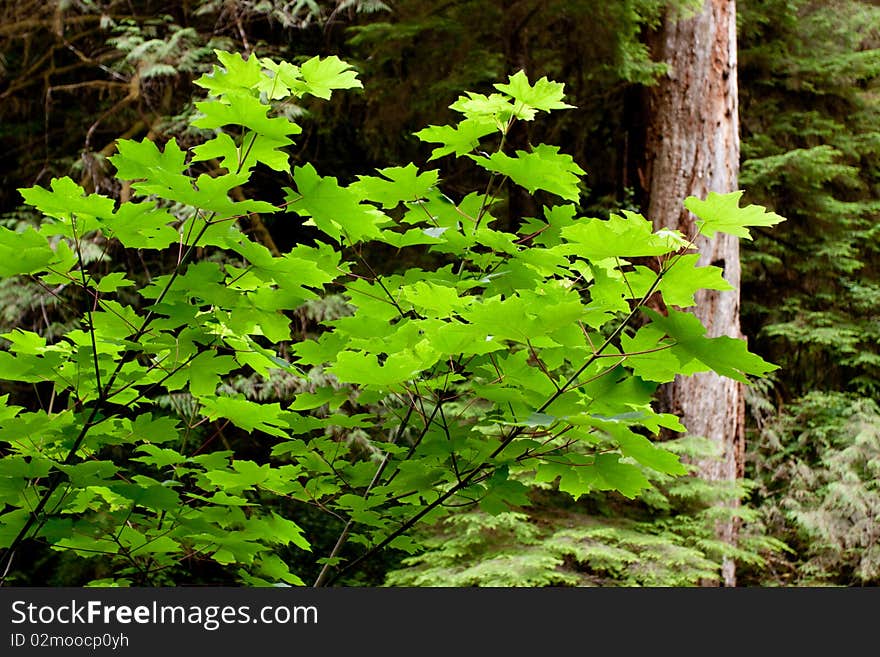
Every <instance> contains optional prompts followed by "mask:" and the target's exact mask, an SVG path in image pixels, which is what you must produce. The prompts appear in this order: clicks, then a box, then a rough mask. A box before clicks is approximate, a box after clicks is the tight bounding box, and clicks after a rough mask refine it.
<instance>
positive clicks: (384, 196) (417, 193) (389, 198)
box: [348, 163, 440, 208]
mask: <svg viewBox="0 0 880 657" xmlns="http://www.w3.org/2000/svg"><path fill="white" fill-rule="evenodd" d="M379 173H380V174H381V175H382V178H378V177H376V176H358V181H357V182H355V183H352V184H351V185H349V187H348V188H349V189H350V190H351V191H352V192H354V193H356V194H359V195H360V196H361V197H362V198H365V199H367V200H369V201H375V202H376V203H379V204H381V205H382V207H383V208H394V207H397V205H398V204H399V203H400V202H401V201H416V200H418V199H422V198H425V197H426V196H427V195H428V193H429V192H430V191H431V189H433V187H434V186H435V185H436V184H437V180H438V178H439V176H440V173H439V172H438V171H437V170H431V171H425V172H424V173H421V174H420V173H419V170H418V168H416V165H415V164H412V163H410V164H407V165H406V166H405V167H389V168H387V169H379Z"/></svg>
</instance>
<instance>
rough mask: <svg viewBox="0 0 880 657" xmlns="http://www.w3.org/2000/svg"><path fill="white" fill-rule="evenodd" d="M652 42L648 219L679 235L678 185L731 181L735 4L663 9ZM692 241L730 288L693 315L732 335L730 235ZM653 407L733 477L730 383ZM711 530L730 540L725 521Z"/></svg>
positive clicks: (740, 417) (700, 191)
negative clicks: (678, 420) (712, 451)
mask: <svg viewBox="0 0 880 657" xmlns="http://www.w3.org/2000/svg"><path fill="white" fill-rule="evenodd" d="M651 40H652V41H653V53H654V55H655V59H657V60H658V61H660V62H663V63H665V64H666V65H667V72H666V74H665V75H663V76H661V77H660V78H659V79H658V80H657V82H656V83H655V84H654V85H652V86H650V87H649V88H648V103H647V128H646V140H645V143H646V149H645V155H646V167H645V188H646V192H647V208H648V215H647V216H649V217H650V218H651V220H652V221H653V222H654V225H655V226H673V227H676V228H678V229H679V230H682V231H683V232H685V233H687V232H689V231H692V230H693V227H694V221H695V217H694V215H693V214H691V213H690V212H689V211H688V210H687V209H685V208H684V207H683V206H682V204H681V202H680V201H679V200H678V198H680V195H681V194H682V193H683V194H685V195H686V196H687V195H695V196H697V197H699V198H704V197H706V196H707V195H708V194H709V193H710V192H718V193H727V192H732V191H734V190H736V189H737V173H738V170H739V118H738V101H737V93H738V90H737V63H736V4H735V2H733V1H732V0H707V2H706V3H705V4H704V5H703V7H702V8H701V10H700V11H698V12H697V13H696V15H693V16H690V15H687V14H683V13H681V12H680V11H677V10H670V11H668V12H667V14H666V16H665V17H664V20H663V23H662V26H661V28H660V29H659V30H658V31H657V33H656V34H654V35H652V36H651ZM697 248H698V249H699V251H700V262H701V263H703V264H713V265H715V266H718V267H721V269H723V271H724V278H725V280H726V281H727V282H728V283H729V284H730V287H731V289H730V290H721V291H718V290H711V291H710V290H707V291H704V292H702V293H701V297H700V304H699V306H698V308H697V310H696V311H695V314H696V315H697V316H698V317H700V319H701V320H702V321H703V322H704V323H705V325H706V326H707V327H708V330H709V333H710V334H711V335H728V336H730V337H740V335H741V333H740V324H739V306H740V301H739V289H740V262H739V243H738V239H737V238H736V237H735V236H733V235H719V236H717V237H715V238H713V239H708V238H702V239H701V240H700V241H699V242H698V244H697ZM661 406H662V407H663V408H664V409H666V410H667V411H669V412H674V413H678V414H681V417H682V418H683V422H684V425H685V426H686V427H687V430H688V432H689V433H691V434H693V435H696V436H702V437H704V438H708V439H709V440H710V441H712V442H713V443H715V444H717V445H719V446H720V449H721V454H722V456H721V459H714V460H711V461H702V462H699V467H700V471H701V473H702V474H703V475H704V476H705V477H706V478H707V479H709V480H713V481H726V482H733V481H734V480H735V479H736V478H737V477H741V476H742V473H743V448H744V429H745V425H744V420H745V402H744V398H743V390H742V386H741V385H740V384H739V383H737V382H736V381H731V380H725V379H723V378H721V377H718V376H713V375H711V373H704V374H699V375H697V376H694V377H692V378H691V377H679V378H677V379H676V380H675V382H674V383H671V384H668V385H667V386H665V387H664V389H663V391H662V393H661ZM730 501H731V502H733V503H736V499H735V498H732V499H731V500H730ZM720 531H721V535H722V536H723V537H724V539H725V540H727V541H728V542H730V543H733V542H734V541H735V529H734V523H733V521H732V520H729V519H728V520H726V521H724V522H723V523H722V525H721V529H720ZM723 575H724V583H725V585H727V586H733V585H734V584H735V573H734V565H733V562H732V561H730V560H728V561H726V562H725V566H724V573H723Z"/></svg>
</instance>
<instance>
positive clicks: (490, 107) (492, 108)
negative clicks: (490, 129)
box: [449, 91, 535, 127]
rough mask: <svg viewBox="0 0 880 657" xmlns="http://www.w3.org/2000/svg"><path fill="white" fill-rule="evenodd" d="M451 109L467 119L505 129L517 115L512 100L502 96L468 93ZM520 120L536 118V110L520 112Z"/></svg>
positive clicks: (451, 106)
mask: <svg viewBox="0 0 880 657" xmlns="http://www.w3.org/2000/svg"><path fill="white" fill-rule="evenodd" d="M449 109H452V110H455V111H456V112H461V113H462V114H464V115H465V118H468V119H475V120H478V121H484V122H485V121H487V120H489V121H491V122H492V123H494V124H495V125H496V126H498V127H503V126H504V125H505V124H506V123H507V122H508V121H509V120H510V118H511V117H512V116H516V115H517V109H516V107H514V105H513V103H511V102H510V100H509V99H508V98H507V97H506V96H503V95H501V94H490V95H488V96H486V95H484V94H478V93H474V92H472V91H468V92H466V94H465V95H464V96H459V97H458V100H456V101H455V102H454V103H452V105H450V106H449ZM519 114H521V115H522V116H521V117H520V118H524V119H527V120H528V118H531V116H534V114H535V110H530V111H529V110H525V109H524V110H522V111H520V112H519Z"/></svg>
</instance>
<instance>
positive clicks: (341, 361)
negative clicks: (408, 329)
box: [327, 351, 418, 386]
mask: <svg viewBox="0 0 880 657" xmlns="http://www.w3.org/2000/svg"><path fill="white" fill-rule="evenodd" d="M414 361H415V359H413V358H412V357H411V355H408V354H406V353H404V352H395V353H393V354H391V355H390V356H389V357H388V358H387V359H386V360H385V362H384V363H383V364H381V365H380V364H379V361H378V359H377V357H376V355H375V354H370V353H367V352H364V351H342V352H340V353H339V356H337V358H336V362H335V363H334V364H333V366H332V367H329V368H327V371H328V372H329V373H331V374H333V375H334V376H335V377H336V378H338V379H339V380H340V381H343V382H345V383H358V384H361V385H373V386H392V385H395V384H398V383H402V382H404V381H408V380H410V379H412V378H413V377H414V376H415V375H416V374H418V368H417V367H416V365H417V363H416V362H414Z"/></svg>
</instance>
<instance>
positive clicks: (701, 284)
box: [659, 253, 734, 307]
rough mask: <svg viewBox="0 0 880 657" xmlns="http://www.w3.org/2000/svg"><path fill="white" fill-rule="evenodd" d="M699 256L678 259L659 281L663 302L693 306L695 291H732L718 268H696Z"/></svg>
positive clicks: (691, 254) (694, 254) (692, 255)
mask: <svg viewBox="0 0 880 657" xmlns="http://www.w3.org/2000/svg"><path fill="white" fill-rule="evenodd" d="M699 259H700V254H698V253H689V254H687V255H683V256H681V257H680V258H678V259H677V260H676V261H675V262H674V263H673V265H672V266H671V267H670V268H669V269H667V270H666V272H665V273H664V274H663V278H661V279H660V285H659V289H660V292H662V293H663V300H664V301H666V303H668V304H672V305H673V306H682V307H686V306H693V305H694V304H695V303H696V301H695V300H694V293H695V292H696V291H697V290H701V289H706V290H732V289H734V287H733V286H732V285H731V284H730V283H728V282H727V281H726V280H725V279H724V276H722V273H723V272H722V270H721V269H720V268H719V267H714V266H707V267H697V261H698V260H699Z"/></svg>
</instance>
